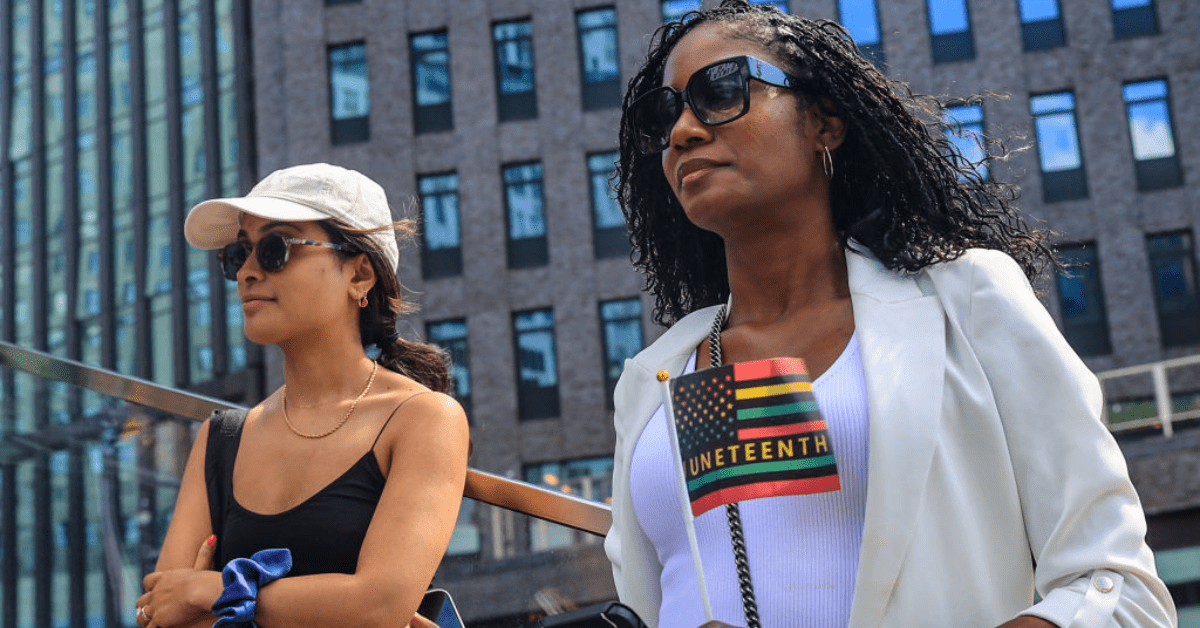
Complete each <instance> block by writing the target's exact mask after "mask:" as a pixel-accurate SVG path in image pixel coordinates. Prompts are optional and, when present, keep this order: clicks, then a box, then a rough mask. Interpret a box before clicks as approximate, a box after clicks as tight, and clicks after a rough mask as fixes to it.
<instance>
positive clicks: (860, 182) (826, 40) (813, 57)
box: [614, 0, 1057, 325]
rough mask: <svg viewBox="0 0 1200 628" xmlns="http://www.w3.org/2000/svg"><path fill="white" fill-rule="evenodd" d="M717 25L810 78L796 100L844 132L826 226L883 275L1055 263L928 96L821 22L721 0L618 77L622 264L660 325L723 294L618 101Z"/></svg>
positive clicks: (706, 237)
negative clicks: (938, 266) (941, 265)
mask: <svg viewBox="0 0 1200 628" xmlns="http://www.w3.org/2000/svg"><path fill="white" fill-rule="evenodd" d="M707 23H721V24H723V25H726V26H728V27H729V28H730V29H731V33H732V35H733V36H734V37H739V38H743V39H746V40H747V41H751V42H754V43H757V44H759V45H761V46H763V47H764V48H766V49H767V50H769V51H770V52H771V53H772V54H774V55H775V56H776V57H777V58H778V59H780V60H781V61H782V62H783V63H784V64H785V66H787V67H785V69H787V70H789V71H790V72H792V73H793V74H796V75H800V76H806V77H811V81H806V82H805V86H804V87H803V88H802V89H801V91H800V92H798V95H799V96H800V98H799V99H798V100H799V101H800V106H801V107H807V106H809V105H810V104H816V105H817V106H819V107H821V108H822V110H823V112H824V113H826V114H828V115H834V116H837V117H839V118H840V119H841V120H842V121H843V122H844V123H845V126H846V135H845V139H844V140H843V142H842V144H841V146H840V147H839V148H838V149H837V150H836V151H835V152H834V154H833V162H834V169H833V170H834V175H833V178H832V181H831V182H830V198H831V205H832V211H833V218H834V227H835V228H836V229H837V232H838V236H839V238H840V239H841V241H842V244H843V246H845V245H846V244H847V243H848V242H849V241H850V240H851V239H853V240H855V241H856V242H858V243H860V244H862V245H863V246H865V247H867V248H868V249H869V250H870V251H871V253H872V254H873V255H875V257H877V258H878V259H879V260H880V261H881V262H882V263H883V264H884V266H886V267H887V268H889V269H892V270H899V271H904V272H916V271H918V270H920V269H922V268H925V267H926V266H929V265H931V264H934V263H937V262H942V261H949V260H952V259H955V258H957V257H958V256H960V255H962V254H963V253H964V252H965V251H966V250H967V249H969V248H989V249H997V250H1000V251H1004V252H1005V253H1008V254H1009V255H1010V256H1012V257H1013V258H1014V259H1015V260H1016V261H1017V262H1018V263H1019V264H1020V265H1021V268H1022V270H1024V272H1025V274H1026V275H1027V276H1028V277H1030V278H1033V277H1035V276H1036V275H1038V274H1039V273H1040V271H1041V270H1042V269H1043V268H1044V267H1045V266H1046V265H1047V264H1050V265H1055V266H1056V265H1057V264H1056V262H1055V260H1054V255H1053V252H1052V251H1051V250H1050V248H1049V247H1048V245H1047V240H1048V234H1047V233H1046V232H1043V231H1040V230H1035V229H1032V228H1030V227H1029V226H1028V225H1027V224H1026V222H1025V221H1024V219H1023V218H1022V217H1021V215H1020V213H1019V211H1018V209H1017V207H1016V205H1015V200H1016V192H1017V190H1016V188H1015V186H1012V185H1007V184H1001V183H996V182H994V181H990V180H985V179H983V178H981V177H980V176H979V174H978V173H977V171H976V169H975V166H976V165H977V164H974V163H972V162H970V161H969V160H967V159H966V158H964V157H963V156H962V155H961V154H960V153H958V151H956V150H954V149H953V147H952V145H951V144H950V142H949V141H948V140H946V139H945V132H946V131H947V130H951V129H954V124H953V123H948V122H945V121H943V118H942V106H941V104H939V103H938V102H937V101H936V99H934V98H931V97H926V96H916V95H914V94H913V93H912V92H911V91H910V90H909V88H908V86H907V85H905V84H904V83H901V82H899V81H895V80H892V79H889V78H887V77H886V76H884V75H883V73H882V72H880V71H879V70H878V69H877V68H876V67H875V66H874V65H873V64H872V63H871V62H870V61H869V60H867V59H866V58H865V57H864V56H863V55H862V54H861V53H860V52H859V51H858V48H857V47H856V46H855V45H854V42H853V40H852V39H851V38H850V35H849V34H848V33H847V32H846V30H845V29H844V28H842V27H841V26H840V25H838V24H837V23H835V22H831V21H828V20H809V19H805V18H802V17H800V16H796V15H787V14H785V13H782V12H780V11H779V10H778V9H776V8H774V7H772V6H770V5H751V4H748V3H746V2H745V1H744V0H725V1H724V2H722V3H721V5H720V6H719V7H716V8H713V9H709V10H707V11H693V12H690V13H688V14H686V15H684V16H683V17H682V18H681V19H680V20H679V21H675V22H670V23H668V24H665V25H663V26H662V27H661V28H659V29H658V31H657V32H656V33H655V35H654V37H653V38H652V41H651V44H650V50H649V53H648V55H647V58H646V62H645V64H644V65H643V66H642V68H641V69H640V70H638V72H637V74H636V75H635V76H634V77H633V78H632V79H631V80H630V81H629V89H628V90H627V91H626V93H625V102H624V107H623V110H622V116H621V130H620V142H621V158H620V161H619V162H618V164H617V171H616V174H615V176H614V178H615V181H616V184H617V195H618V198H619V199H620V201H621V205H622V207H623V208H624V211H625V218H626V221H627V222H628V224H629V231H630V240H631V242H632V244H633V251H634V252H633V263H634V266H636V267H637V268H638V270H639V271H641V272H642V273H643V274H644V275H645V277H646V289H647V291H648V292H650V293H651V294H653V295H654V296H655V308H654V319H655V320H656V321H657V322H659V323H662V324H664V325H670V324H672V323H674V322H675V321H677V320H679V319H680V318H682V317H683V316H685V315H686V314H688V313H690V312H692V311H694V310H696V309H699V308H701V307H705V306H708V305H714V304H717V303H723V302H724V301H725V300H726V298H727V297H728V296H729V281H728V276H727V273H726V266H725V250H724V243H723V241H722V239H721V238H720V237H719V236H717V235H716V234H714V233H711V232H708V231H704V230H702V229H700V228H699V227H696V226H695V225H693V224H692V223H691V222H690V221H689V220H688V218H687V216H686V215H685V214H684V211H683V207H682V206H680V204H679V201H678V200H677V199H676V198H675V195H674V193H673V192H672V191H671V188H670V185H669V184H668V183H667V180H666V178H665V177H664V176H663V172H662V165H661V161H660V156H659V155H657V154H654V155H642V154H639V153H638V152H637V150H636V149H635V146H636V144H635V141H636V137H635V135H634V130H633V129H632V127H631V121H630V116H629V109H630V105H631V104H632V103H633V102H634V101H635V100H637V98H638V97H640V96H641V95H642V94H645V93H646V92H647V91H649V90H651V89H654V88H655V87H658V86H659V85H661V84H662V80H663V71H664V67H665V65H666V61H667V57H668V56H669V55H670V54H671V51H672V50H673V49H674V47H675V45H676V44H678V43H679V41H680V40H681V39H682V38H683V37H684V36H685V35H686V34H688V33H689V32H691V31H692V30H693V29H695V28H696V27H697V26H699V25H701V24H707ZM985 141H986V145H987V147H988V152H989V153H991V154H990V156H989V157H988V159H991V160H993V161H995V160H999V159H1003V158H1005V157H1006V156H1007V154H1008V151H1007V149H1006V148H1005V147H1004V145H1003V144H1002V143H1001V142H998V141H995V140H992V139H990V138H989V139H986V140H985Z"/></svg>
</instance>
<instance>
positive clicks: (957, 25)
mask: <svg viewBox="0 0 1200 628" xmlns="http://www.w3.org/2000/svg"><path fill="white" fill-rule="evenodd" d="M926 9H927V10H928V13H929V34H930V45H931V46H932V47H933V62H934V63H951V62H953V61H969V60H971V59H974V58H975V38H974V36H973V35H972V34H971V14H970V13H969V12H968V11H967V0H926Z"/></svg>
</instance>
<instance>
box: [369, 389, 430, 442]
mask: <svg viewBox="0 0 1200 628" xmlns="http://www.w3.org/2000/svg"><path fill="white" fill-rule="evenodd" d="M431 392H433V391H432V390H422V391H421V392H417V393H413V394H411V395H409V396H408V397H407V398H405V399H404V401H401V402H400V405H398V406H396V409H395V410H392V413H391V414H390V415H388V418H387V420H386V421H384V422H383V427H381V428H379V433H378V434H376V435H375V442H373V443H371V449H375V445H378V444H379V439H380V438H382V437H383V431H384V430H386V429H387V426H388V424H389V423H391V422H392V417H394V416H396V413H397V412H399V411H400V408H403V407H404V404H406V403H408V402H409V400H411V399H412V398H413V397H419V396H421V395H424V394H426V393H431Z"/></svg>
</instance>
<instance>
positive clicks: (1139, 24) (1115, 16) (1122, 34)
mask: <svg viewBox="0 0 1200 628" xmlns="http://www.w3.org/2000/svg"><path fill="white" fill-rule="evenodd" d="M1108 8H1109V10H1111V11H1112V29H1113V39H1136V38H1138V37H1148V36H1152V35H1158V34H1160V33H1161V32H1162V28H1161V26H1160V25H1159V23H1158V7H1157V6H1155V0H1147V1H1146V4H1145V5H1143V6H1137V7H1128V8H1124V9H1118V8H1117V7H1116V6H1114V4H1113V0H1109V3H1108Z"/></svg>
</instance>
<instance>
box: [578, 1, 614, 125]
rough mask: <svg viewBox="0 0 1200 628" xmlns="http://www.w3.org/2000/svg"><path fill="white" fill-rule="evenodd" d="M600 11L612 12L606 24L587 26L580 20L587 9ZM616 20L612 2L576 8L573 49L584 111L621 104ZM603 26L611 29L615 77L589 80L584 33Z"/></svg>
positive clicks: (594, 11) (600, 28)
mask: <svg viewBox="0 0 1200 628" xmlns="http://www.w3.org/2000/svg"><path fill="white" fill-rule="evenodd" d="M601 11H611V12H612V23H611V24H606V25H604V26H590V27H587V28H585V27H584V26H583V25H582V24H581V23H580V19H581V18H582V17H583V16H584V15H587V14H589V13H599V12H601ZM619 24H620V22H619V21H618V19H617V7H616V5H615V4H607V5H600V6H595V7H586V8H583V9H580V10H578V11H576V12H575V38H576V42H577V46H576V49H577V51H578V53H579V89H580V98H581V100H582V105H583V110H584V111H596V110H599V109H612V108H615V107H620V106H621V96H622V85H621V37H620V30H619V29H618V26H619ZM603 29H611V30H612V36H613V59H612V61H613V63H615V64H616V67H617V75H616V77H615V78H610V79H603V80H599V81H589V80H588V71H587V63H586V60H587V50H586V49H585V48H584V34H585V33H589V32H591V31H598V30H603Z"/></svg>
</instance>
